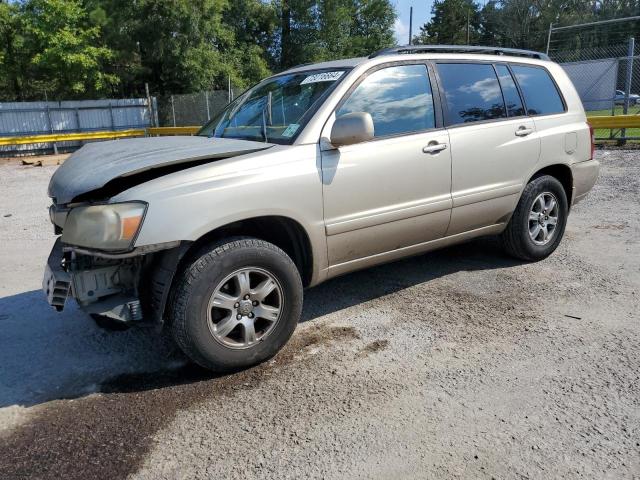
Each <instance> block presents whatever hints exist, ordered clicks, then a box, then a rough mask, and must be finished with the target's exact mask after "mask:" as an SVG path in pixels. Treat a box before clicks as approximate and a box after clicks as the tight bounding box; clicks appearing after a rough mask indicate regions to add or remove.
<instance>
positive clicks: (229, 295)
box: [169, 238, 302, 372]
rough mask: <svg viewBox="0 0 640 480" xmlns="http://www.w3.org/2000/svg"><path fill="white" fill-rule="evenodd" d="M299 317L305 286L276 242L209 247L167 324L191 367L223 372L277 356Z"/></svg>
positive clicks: (182, 281) (181, 283)
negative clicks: (188, 359)
mask: <svg viewBox="0 0 640 480" xmlns="http://www.w3.org/2000/svg"><path fill="white" fill-rule="evenodd" d="M301 310H302V281H301V279H300V274H299V272H298V270H297V268H296V266H295V264H294V263H293V261H292V260H291V259H290V258H289V256H287V254H286V253H285V252H283V251H282V250H281V249H279V248H278V247H276V246H275V245H273V244H271V243H268V242H265V241H262V240H258V239H254V238H238V239H233V240H227V241H224V242H222V243H217V244H215V245H211V246H209V247H207V248H204V249H203V250H202V251H201V252H200V253H199V254H197V255H196V258H195V259H194V260H193V261H192V262H191V263H190V264H189V265H188V266H187V267H186V269H185V270H184V272H183V273H182V275H181V276H180V277H179V279H178V280H177V283H176V285H175V287H174V292H173V296H172V302H171V306H170V310H169V311H170V319H169V321H170V323H171V328H172V333H173V337H174V339H175V341H176V343H177V344H178V345H179V346H180V348H181V349H182V350H183V351H184V352H185V353H186V354H187V355H188V356H189V357H190V358H191V359H192V360H194V361H195V362H196V363H198V364H200V365H202V366H203V367H206V368H208V369H211V370H214V371H220V372H224V371H233V370H238V369H241V368H246V367H250V366H252V365H255V364H258V363H260V362H263V361H265V360H267V359H269V358H271V357H272V356H273V355H275V354H276V353H277V352H278V351H279V350H280V349H281V348H282V347H283V346H284V344H285V343H286V342H287V341H288V340H289V338H290V337H291V335H292V334H293V331H294V330H295V327H296V325H297V323H298V320H299V318H300V313H301Z"/></svg>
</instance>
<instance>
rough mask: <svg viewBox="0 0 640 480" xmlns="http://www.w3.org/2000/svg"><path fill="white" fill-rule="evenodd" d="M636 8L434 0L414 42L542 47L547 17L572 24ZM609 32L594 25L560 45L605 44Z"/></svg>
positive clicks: (627, 3) (579, 0)
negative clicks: (584, 34)
mask: <svg viewBox="0 0 640 480" xmlns="http://www.w3.org/2000/svg"><path fill="white" fill-rule="evenodd" d="M639 12H640V1H639V0H610V1H607V2H595V3H594V2H593V1H592V0H489V1H488V2H486V3H484V6H482V7H480V4H479V3H475V2H474V0H436V1H435V3H434V4H433V8H432V14H433V17H432V18H431V19H430V20H429V21H428V22H427V23H426V24H424V25H423V26H422V27H421V29H420V33H419V35H417V36H416V37H414V43H424V44H434V43H439V44H454V45H464V44H467V43H469V44H472V45H477V44H479V45H495V46H501V47H515V48H527V49H533V50H544V49H545V47H546V40H547V32H548V30H549V25H550V24H551V23H553V24H554V25H575V24H578V23H585V22H594V21H598V20H605V19H610V18H623V17H626V16H631V15H638V13H639ZM624 28H630V30H629V32H627V36H629V35H631V34H634V35H637V34H638V32H634V31H633V28H634V27H633V26H632V24H631V23H629V24H627V25H626V26H625V25H622V24H620V25H619V27H618V29H624ZM467 32H468V34H467ZM608 32H609V30H608V29H606V28H603V29H602V30H601V31H599V30H594V34H593V35H592V36H591V37H590V38H580V39H579V40H576V41H575V42H574V44H572V43H571V39H566V40H564V45H563V46H562V48H563V49H566V50H569V49H571V48H585V47H592V46H596V45H598V44H601V45H602V44H604V45H610V44H611V43H612V42H615V41H616V40H613V39H610V40H608V39H607V36H608ZM467 35H468V38H467ZM621 37H624V35H622V36H618V37H616V38H617V39H618V40H617V41H619V39H620V38H621ZM607 42H609V43H607Z"/></svg>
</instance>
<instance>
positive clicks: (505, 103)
mask: <svg viewBox="0 0 640 480" xmlns="http://www.w3.org/2000/svg"><path fill="white" fill-rule="evenodd" d="M499 66H500V67H505V68H506V69H507V71H508V72H509V75H510V76H511V81H512V82H513V84H514V85H515V87H516V92H518V98H520V103H521V104H522V108H523V109H524V114H522V115H509V106H508V105H507V97H505V96H504V88H503V87H502V82H501V81H500V74H499V73H498V67H499ZM493 70H494V71H495V72H496V77H498V85H500V91H501V92H502V101H503V102H504V110H505V112H506V114H507V119H511V118H523V117H528V115H527V105H526V103H525V102H524V96H523V95H522V92H521V91H520V86H519V85H518V82H516V78H515V77H514V76H513V72H512V71H511V69H510V68H509V64H508V63H502V62H500V63H494V64H493Z"/></svg>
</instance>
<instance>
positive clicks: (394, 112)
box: [336, 65, 435, 137]
mask: <svg viewBox="0 0 640 480" xmlns="http://www.w3.org/2000/svg"><path fill="white" fill-rule="evenodd" d="M353 112H366V113H370V114H371V117H372V118H373V126H374V135H375V136H376V137H384V136H387V135H399V134H403V133H411V132H418V131H422V130H427V129H429V128H434V127H435V116H434V110H433V96H432V94H431V84H430V83H429V76H428V74H427V67H426V66H424V65H402V66H397V67H387V68H383V69H381V70H377V71H375V72H373V73H371V74H370V75H368V76H367V77H366V78H365V79H364V80H363V81H362V83H360V85H358V86H357V87H356V89H355V90H354V91H353V93H352V94H351V96H349V98H348V99H347V101H346V102H345V103H344V104H343V105H342V106H341V107H340V108H339V109H338V111H337V112H336V117H340V116H342V115H346V114H347V113H353Z"/></svg>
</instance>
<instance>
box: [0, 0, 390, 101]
mask: <svg viewBox="0 0 640 480" xmlns="http://www.w3.org/2000/svg"><path fill="white" fill-rule="evenodd" d="M394 20H395V12H394V9H393V7H392V5H391V1H390V0H135V1H134V0H21V1H17V2H15V3H5V2H4V1H2V0H0V67H1V68H0V99H2V100H16V99H42V98H43V97H45V95H46V96H47V97H48V98H50V99H53V98H56V99H62V98H97V97H107V96H140V95H143V94H144V85H145V83H148V84H149V87H150V90H151V92H152V93H153V94H158V95H168V94H179V93H190V92H196V91H201V90H205V89H221V88H226V87H227V84H228V81H229V79H231V82H232V84H233V85H234V87H236V88H244V87H248V86H249V85H251V84H253V83H255V82H257V81H259V80H260V79H262V78H264V77H265V76H268V75H269V74H270V73H271V72H272V71H274V70H275V71H277V70H281V69H283V68H286V67H289V66H292V65H296V64H300V63H307V62H312V61H319V60H327V59H333V58H342V57H348V56H355V55H366V54H369V53H370V52H371V51H373V50H376V49H379V48H382V47H385V46H389V45H392V44H393V43H394V42H393V23H394Z"/></svg>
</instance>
